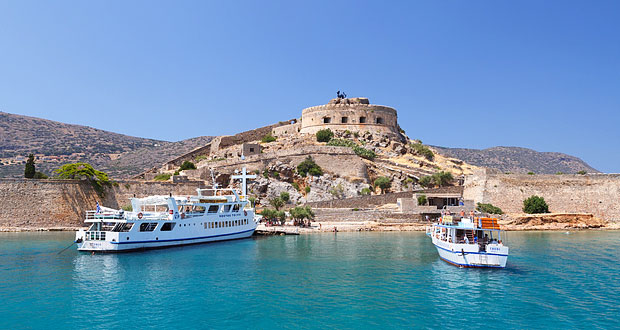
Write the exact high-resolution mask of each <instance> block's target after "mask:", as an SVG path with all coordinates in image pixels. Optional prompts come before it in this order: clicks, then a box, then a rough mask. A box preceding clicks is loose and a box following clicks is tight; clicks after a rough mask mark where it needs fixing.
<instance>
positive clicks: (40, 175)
mask: <svg viewBox="0 0 620 330" xmlns="http://www.w3.org/2000/svg"><path fill="white" fill-rule="evenodd" d="M47 178H48V176H47V175H46V174H45V173H43V172H39V171H36V172H34V178H33V179H39V180H43V179H47Z"/></svg>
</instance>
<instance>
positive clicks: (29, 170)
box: [24, 154, 36, 179]
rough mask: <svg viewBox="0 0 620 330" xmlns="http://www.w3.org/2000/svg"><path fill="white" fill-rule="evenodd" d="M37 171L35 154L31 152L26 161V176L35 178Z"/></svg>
mask: <svg viewBox="0 0 620 330" xmlns="http://www.w3.org/2000/svg"><path fill="white" fill-rule="evenodd" d="M35 173H36V170H35V167H34V155H33V154H30V155H28V160H27V161H26V168H25V169H24V178H26V179H33V178H34V175H35Z"/></svg>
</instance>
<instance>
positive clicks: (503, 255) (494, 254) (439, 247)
mask: <svg viewBox="0 0 620 330" xmlns="http://www.w3.org/2000/svg"><path fill="white" fill-rule="evenodd" d="M433 245H434V244H433ZM435 247H437V248H438V249H442V250H444V251H448V252H452V253H463V252H461V251H452V250H448V249H445V248H442V247H441V246H439V245H435ZM465 254H486V255H490V256H500V257H507V256H508V255H507V254H497V253H487V252H465Z"/></svg>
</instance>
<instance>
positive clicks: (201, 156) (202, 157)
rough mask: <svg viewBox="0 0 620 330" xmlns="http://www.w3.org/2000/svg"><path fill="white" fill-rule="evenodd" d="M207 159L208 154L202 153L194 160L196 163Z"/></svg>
mask: <svg viewBox="0 0 620 330" xmlns="http://www.w3.org/2000/svg"><path fill="white" fill-rule="evenodd" d="M205 159H207V156H205V155H200V156H196V158H194V161H195V162H196V163H200V161H202V160H205Z"/></svg>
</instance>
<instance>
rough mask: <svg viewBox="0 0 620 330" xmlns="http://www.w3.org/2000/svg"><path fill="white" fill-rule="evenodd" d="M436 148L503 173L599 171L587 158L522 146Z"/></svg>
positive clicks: (445, 153)
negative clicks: (585, 159) (480, 148)
mask: <svg viewBox="0 0 620 330" xmlns="http://www.w3.org/2000/svg"><path fill="white" fill-rule="evenodd" d="M433 148H434V149H436V150H437V151H438V152H440V153H442V154H444V155H446V156H449V157H454V158H458V159H461V160H463V161H465V162H466V163H468V164H472V165H475V166H481V167H489V168H494V169H498V170H500V171H502V172H511V173H528V172H534V173H540V174H555V173H558V172H562V173H577V172H579V171H586V172H588V173H599V171H598V170H596V169H594V168H593V167H591V166H590V165H588V164H587V163H586V162H584V161H583V160H581V159H579V158H577V157H575V156H571V155H567V154H563V153H559V152H538V151H535V150H532V149H527V148H520V147H493V148H488V149H483V150H479V149H466V148H444V147H437V146H433Z"/></svg>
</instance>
